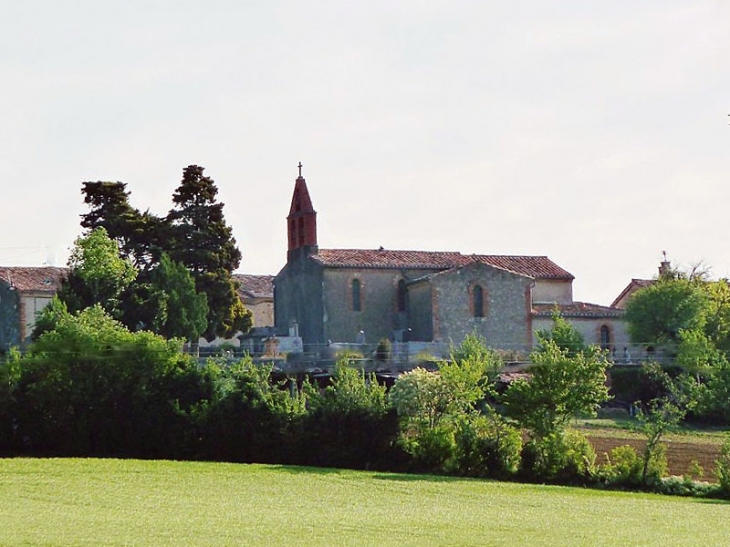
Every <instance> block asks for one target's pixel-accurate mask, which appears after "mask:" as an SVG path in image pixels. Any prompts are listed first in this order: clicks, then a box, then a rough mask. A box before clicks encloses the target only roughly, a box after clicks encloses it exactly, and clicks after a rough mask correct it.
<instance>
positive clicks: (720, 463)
mask: <svg viewBox="0 0 730 547" xmlns="http://www.w3.org/2000/svg"><path fill="white" fill-rule="evenodd" d="M715 477H717V481H718V482H719V483H720V493H721V494H722V496H723V497H726V498H730V437H728V438H727V439H726V440H725V442H724V443H722V446H720V455H719V456H718V458H717V461H716V462H715Z"/></svg>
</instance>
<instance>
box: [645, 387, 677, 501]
mask: <svg viewBox="0 0 730 547" xmlns="http://www.w3.org/2000/svg"><path fill="white" fill-rule="evenodd" d="M685 413H686V412H685V410H684V409H683V408H681V407H680V406H679V405H678V404H676V403H675V402H674V401H672V400H671V399H670V398H661V399H653V400H651V401H649V403H648V404H647V405H646V409H639V412H638V414H637V415H636V419H637V420H638V421H639V423H640V424H641V431H642V432H643V433H644V435H645V436H646V446H645V447H644V453H643V458H642V467H641V482H642V483H643V484H645V485H647V486H651V485H654V484H657V483H658V482H659V481H660V480H661V478H662V476H664V475H666V472H667V458H666V446H664V445H662V444H661V442H660V441H661V439H662V437H663V436H664V434H665V433H666V432H667V431H668V430H669V429H670V428H671V427H674V426H676V425H677V424H678V423H679V422H681V421H682V419H683V418H684V416H685Z"/></svg>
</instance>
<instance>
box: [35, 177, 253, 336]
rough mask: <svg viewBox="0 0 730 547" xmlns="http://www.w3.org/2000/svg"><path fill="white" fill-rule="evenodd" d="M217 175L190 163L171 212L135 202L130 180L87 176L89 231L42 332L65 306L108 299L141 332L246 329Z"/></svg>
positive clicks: (104, 303) (235, 252)
mask: <svg viewBox="0 0 730 547" xmlns="http://www.w3.org/2000/svg"><path fill="white" fill-rule="evenodd" d="M217 193H218V189H217V187H216V184H215V182H214V181H213V180H212V179H211V178H210V177H207V176H205V175H204V168H203V167H200V166H197V165H189V166H188V167H186V168H185V169H184V170H183V176H182V180H181V182H180V185H179V186H178V187H177V189H176V190H175V192H174V193H173V195H172V203H173V207H172V209H171V210H170V211H169V212H168V213H167V215H165V216H157V215H154V214H153V213H151V212H150V211H149V210H147V211H144V212H141V211H139V210H138V209H135V208H134V207H132V206H131V205H130V203H129V196H130V192H128V191H127V190H126V184H125V183H122V182H101V181H99V182H85V183H83V185H82V194H83V196H84V202H85V203H86V204H87V205H88V206H89V208H90V210H89V212H88V213H86V214H83V215H82V220H81V226H82V227H83V228H84V230H85V231H84V234H83V235H82V236H81V237H79V238H78V239H77V240H76V242H75V245H74V248H73V251H72V253H71V256H70V258H69V264H68V265H69V273H68V275H67V276H66V277H65V278H64V279H63V281H62V286H61V288H60V290H59V291H58V294H57V300H55V301H54V302H53V304H52V306H50V307H49V308H48V309H47V311H45V313H44V314H43V315H42V316H41V317H40V318H39V325H38V326H39V328H38V329H37V330H36V333H35V337H36V338H37V337H38V336H40V334H41V333H43V332H45V331H46V330H49V329H50V328H52V326H53V324H54V321H55V320H56V317H57V315H58V314H59V313H61V312H62V311H64V310H65V311H68V312H70V313H72V314H74V313H78V312H80V311H82V310H84V309H86V308H88V307H90V306H92V305H94V304H99V305H100V306H101V307H102V308H103V309H104V310H105V311H106V312H107V313H108V314H109V315H111V316H112V317H113V318H114V319H117V320H118V321H120V322H121V323H122V324H123V325H125V326H126V327H127V328H129V329H130V330H132V331H141V330H147V331H151V332H154V333H158V334H161V335H163V336H165V337H167V338H174V337H182V338H184V339H186V340H190V341H197V340H198V338H199V337H200V336H204V337H205V338H206V339H207V340H209V341H210V340H213V339H214V338H215V337H216V336H221V337H229V336H232V335H233V334H235V333H236V332H238V331H243V332H246V331H247V330H248V329H249V328H250V327H251V325H252V319H251V317H252V316H251V313H250V311H248V310H246V309H245V307H244V306H243V304H242V303H241V301H240V299H239V297H238V294H237V286H236V282H235V281H234V280H233V278H232V275H231V274H232V272H233V271H234V270H235V269H236V268H238V266H239V264H240V260H241V252H240V251H239V249H238V247H237V246H236V241H235V238H234V237H233V233H232V229H231V227H230V226H229V225H228V224H226V221H225V217H224V214H223V203H220V202H218V201H217V199H216V196H217Z"/></svg>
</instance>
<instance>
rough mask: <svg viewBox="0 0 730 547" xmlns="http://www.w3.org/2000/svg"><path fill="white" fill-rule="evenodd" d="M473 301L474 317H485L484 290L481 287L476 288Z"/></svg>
mask: <svg viewBox="0 0 730 547" xmlns="http://www.w3.org/2000/svg"><path fill="white" fill-rule="evenodd" d="M472 299H473V301H472V304H473V309H474V317H484V290H483V289H482V288H481V287H480V286H479V285H475V286H474V290H473V291H472Z"/></svg>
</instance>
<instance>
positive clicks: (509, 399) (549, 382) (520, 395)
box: [504, 340, 609, 437]
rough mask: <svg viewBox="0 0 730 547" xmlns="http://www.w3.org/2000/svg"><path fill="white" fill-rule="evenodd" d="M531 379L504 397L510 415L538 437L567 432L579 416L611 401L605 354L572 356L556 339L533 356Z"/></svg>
mask: <svg viewBox="0 0 730 547" xmlns="http://www.w3.org/2000/svg"><path fill="white" fill-rule="evenodd" d="M531 360H532V366H531V367H530V369H529V373H530V377H529V379H520V380H515V381H514V382H512V383H511V384H510V386H509V388H508V389H507V392H506V393H505V396H504V403H505V407H506V411H507V414H508V415H509V416H511V417H513V418H514V419H515V420H517V421H518V422H519V423H520V424H521V425H522V426H523V427H525V428H527V429H529V430H530V431H531V432H532V434H533V436H535V437H547V436H549V435H551V434H552V433H554V432H556V431H559V430H561V429H564V428H565V426H567V424H568V423H569V422H570V420H572V419H573V418H575V417H577V416H579V415H595V414H596V411H597V410H598V408H600V405H601V404H602V403H604V402H605V401H607V400H608V399H609V396H608V388H607V387H606V369H607V368H608V367H609V362H608V360H607V359H606V355H605V354H604V352H602V351H601V350H599V349H597V348H593V347H589V348H587V349H586V350H584V351H582V352H579V353H577V354H575V355H571V354H570V351H569V350H568V349H563V348H561V347H559V346H558V344H557V342H555V341H554V340H545V341H544V342H543V343H542V345H541V348H540V349H539V350H537V351H535V352H533V353H532V356H531Z"/></svg>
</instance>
